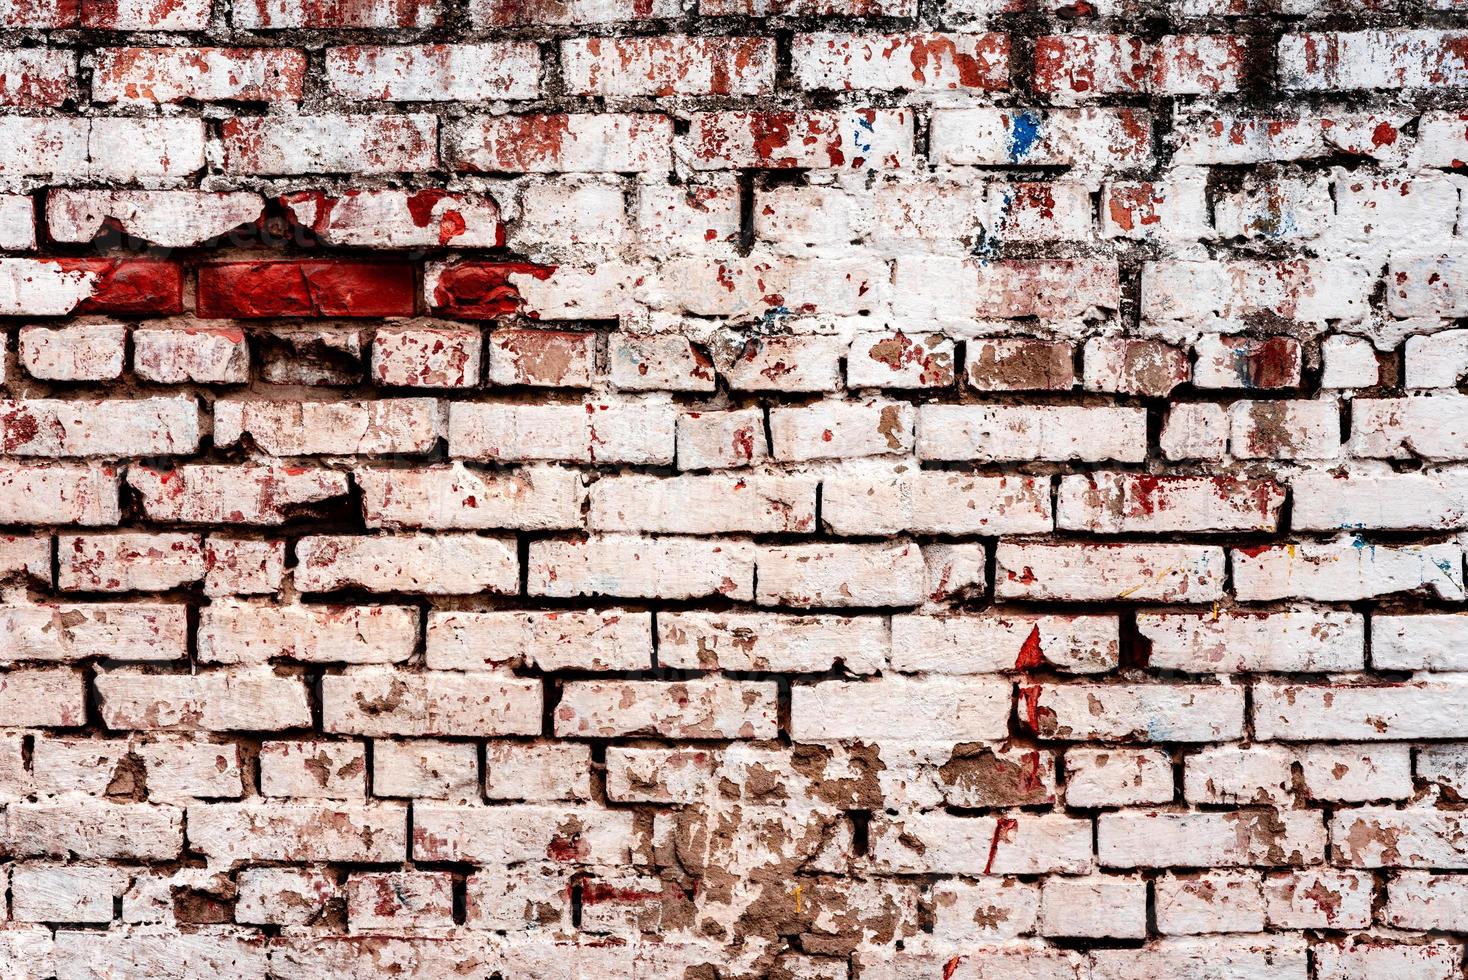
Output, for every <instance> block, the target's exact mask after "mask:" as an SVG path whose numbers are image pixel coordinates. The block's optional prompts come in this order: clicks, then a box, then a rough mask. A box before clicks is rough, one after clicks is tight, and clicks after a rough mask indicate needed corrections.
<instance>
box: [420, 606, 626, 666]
mask: <svg viewBox="0 0 1468 980" xmlns="http://www.w3.org/2000/svg"><path fill="white" fill-rule="evenodd" d="M427 641H428V642H427V651H426V662H427V664H428V666H429V667H430V668H432V669H434V670H468V671H475V670H501V669H511V668H516V667H535V668H538V669H540V670H640V669H645V668H647V667H649V666H651V664H652V617H651V615H650V614H648V613H639V612H632V611H630V610H625V609H609V610H606V611H605V612H597V611H596V610H590V611H582V610H565V611H560V612H515V611H512V610H494V611H488V612H447V611H444V612H430V613H429V614H428V630H427Z"/></svg>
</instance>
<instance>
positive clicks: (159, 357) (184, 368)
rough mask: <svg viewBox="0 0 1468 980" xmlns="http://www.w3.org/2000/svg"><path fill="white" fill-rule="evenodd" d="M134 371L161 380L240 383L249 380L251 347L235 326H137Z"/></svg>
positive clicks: (145, 377) (134, 335)
mask: <svg viewBox="0 0 1468 980" xmlns="http://www.w3.org/2000/svg"><path fill="white" fill-rule="evenodd" d="M133 371H134V372H136V373H137V375H138V377H140V378H142V379H143V380H145V381H157V382H160V383H162V384H182V383H184V382H187V381H194V382H198V383H201V384H243V383H245V382H247V381H249V380H250V348H249V342H248V341H247V340H246V339H245V334H244V331H243V330H240V329H238V328H234V327H224V328H220V329H198V328H194V327H183V326H180V327H138V328H137V329H135V330H134V331H133Z"/></svg>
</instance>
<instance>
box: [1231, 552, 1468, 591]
mask: <svg viewBox="0 0 1468 980" xmlns="http://www.w3.org/2000/svg"><path fill="white" fill-rule="evenodd" d="M1232 557H1233V576H1234V590H1235V593H1236V594H1237V595H1238V597H1239V598H1240V599H1243V600H1246V601H1259V600H1271V599H1290V598H1300V599H1318V600H1321V601H1326V602H1350V601H1355V600H1359V599H1366V598H1372V597H1375V596H1382V595H1391V594H1392V593H1396V592H1421V593H1424V594H1429V593H1430V594H1434V595H1437V596H1438V597H1440V598H1443V599H1448V600H1458V599H1461V598H1462V597H1463V553H1462V551H1461V549H1460V548H1459V547H1458V546H1457V545H1451V544H1427V545H1367V544H1366V543H1365V542H1363V541H1360V540H1359V539H1356V540H1337V541H1318V542H1317V541H1305V542H1301V543H1299V544H1287V545H1270V546H1267V547H1262V548H1236V549H1234V550H1233V555H1232Z"/></svg>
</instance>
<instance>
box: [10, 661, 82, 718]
mask: <svg viewBox="0 0 1468 980" xmlns="http://www.w3.org/2000/svg"><path fill="white" fill-rule="evenodd" d="M85 701H86V679H85V678H84V677H83V676H82V674H81V672H80V671H76V670H68V669H65V668H46V669H42V668H32V669H20V670H9V671H6V672H5V673H4V674H3V675H0V710H3V711H4V713H5V717H6V718H7V719H9V723H10V724H11V725H14V726H16V727H17V728H22V727H30V728H50V727H70V726H74V725H82V724H85V723H86V720H85V715H86V705H85Z"/></svg>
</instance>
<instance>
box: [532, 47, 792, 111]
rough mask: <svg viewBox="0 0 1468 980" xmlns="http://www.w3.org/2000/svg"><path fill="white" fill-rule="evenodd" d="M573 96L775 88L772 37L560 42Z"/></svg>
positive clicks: (744, 91)
mask: <svg viewBox="0 0 1468 980" xmlns="http://www.w3.org/2000/svg"><path fill="white" fill-rule="evenodd" d="M561 70H562V72H563V73H564V74H565V79H566V90H567V92H569V93H570V94H572V95H597V96H611V97H624V96H637V95H649V96H670V95H736V96H750V95H761V94H765V93H768V92H771V91H773V89H774V87H775V42H774V38H771V37H684V36H664V37H593V38H586V39H574V40H568V41H562V42H561Z"/></svg>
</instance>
